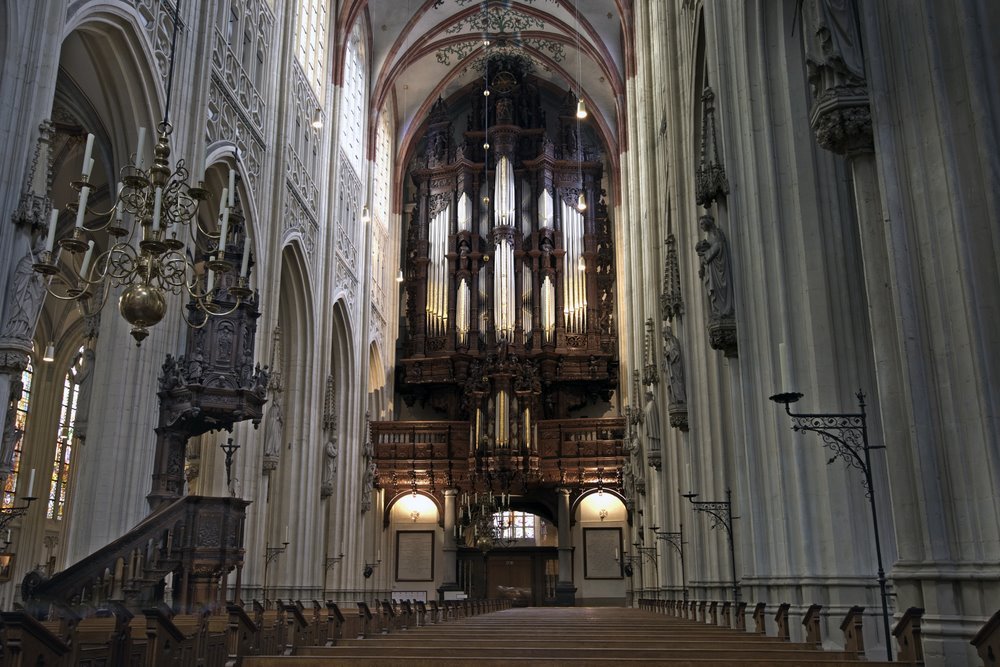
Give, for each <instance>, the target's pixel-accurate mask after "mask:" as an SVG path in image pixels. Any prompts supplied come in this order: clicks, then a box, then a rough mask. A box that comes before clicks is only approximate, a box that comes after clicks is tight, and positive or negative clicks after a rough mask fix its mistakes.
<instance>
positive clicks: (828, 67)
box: [802, 0, 865, 97]
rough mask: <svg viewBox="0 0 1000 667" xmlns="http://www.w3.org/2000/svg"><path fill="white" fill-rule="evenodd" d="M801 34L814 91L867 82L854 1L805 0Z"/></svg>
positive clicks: (818, 94)
mask: <svg viewBox="0 0 1000 667" xmlns="http://www.w3.org/2000/svg"><path fill="white" fill-rule="evenodd" d="M802 37H803V40H804V41H805V50H806V65H807V67H808V69H809V83H810V84H812V86H813V94H814V95H816V96H817V97H819V96H820V95H822V94H823V93H824V92H825V91H826V90H829V89H831V88H834V87H836V86H839V85H845V84H847V85H855V84H857V83H859V82H860V83H862V84H863V83H864V77H865V63H864V57H863V55H862V52H861V35H860V32H859V30H858V16H857V10H856V8H855V3H854V0H805V2H803V4H802Z"/></svg>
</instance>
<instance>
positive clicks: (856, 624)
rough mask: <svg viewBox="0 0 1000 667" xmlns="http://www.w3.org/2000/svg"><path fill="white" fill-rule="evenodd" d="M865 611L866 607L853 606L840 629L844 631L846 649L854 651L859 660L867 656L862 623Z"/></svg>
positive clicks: (849, 651) (850, 651)
mask: <svg viewBox="0 0 1000 667" xmlns="http://www.w3.org/2000/svg"><path fill="white" fill-rule="evenodd" d="M864 613H865V608H864V607H858V606H854V607H851V608H850V609H849V610H848V611H847V616H845V617H844V621H843V622H842V623H841V624H840V630H841V631H842V632H843V633H844V650H845V651H847V652H848V653H853V654H854V656H855V657H856V658H857V659H858V660H864V658H865V634H864V628H863V623H862V621H863V620H864V619H863V616H864Z"/></svg>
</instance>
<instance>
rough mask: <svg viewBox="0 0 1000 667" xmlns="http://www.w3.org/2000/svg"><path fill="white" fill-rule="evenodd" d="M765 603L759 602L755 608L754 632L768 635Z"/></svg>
mask: <svg viewBox="0 0 1000 667" xmlns="http://www.w3.org/2000/svg"><path fill="white" fill-rule="evenodd" d="M765 606H766V605H765V604H764V603H763V602H758V603H757V606H756V607H754V608H753V622H754V630H753V631H754V634H758V635H761V636H763V635H766V634H767V627H766V626H765V624H764V609H765Z"/></svg>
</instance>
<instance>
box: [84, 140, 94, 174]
mask: <svg viewBox="0 0 1000 667" xmlns="http://www.w3.org/2000/svg"><path fill="white" fill-rule="evenodd" d="M93 152H94V135H92V134H89V133H88V134H87V147H86V148H85V149H84V151H83V180H85V181H88V180H90V166H91V165H92V164H93V161H92V160H91V159H90V154H91V153H93Z"/></svg>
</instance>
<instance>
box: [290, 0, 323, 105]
mask: <svg viewBox="0 0 1000 667" xmlns="http://www.w3.org/2000/svg"><path fill="white" fill-rule="evenodd" d="M327 4H328V3H327V0H299V16H298V31H297V32H296V35H295V57H296V58H297V59H298V61H299V64H300V65H301V66H302V71H304V72H305V74H306V79H307V80H308V81H309V85H311V86H312V88H313V92H314V93H316V97H317V98H319V99H323V88H324V86H323V79H324V77H325V76H326V23H327V14H328V12H327Z"/></svg>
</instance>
